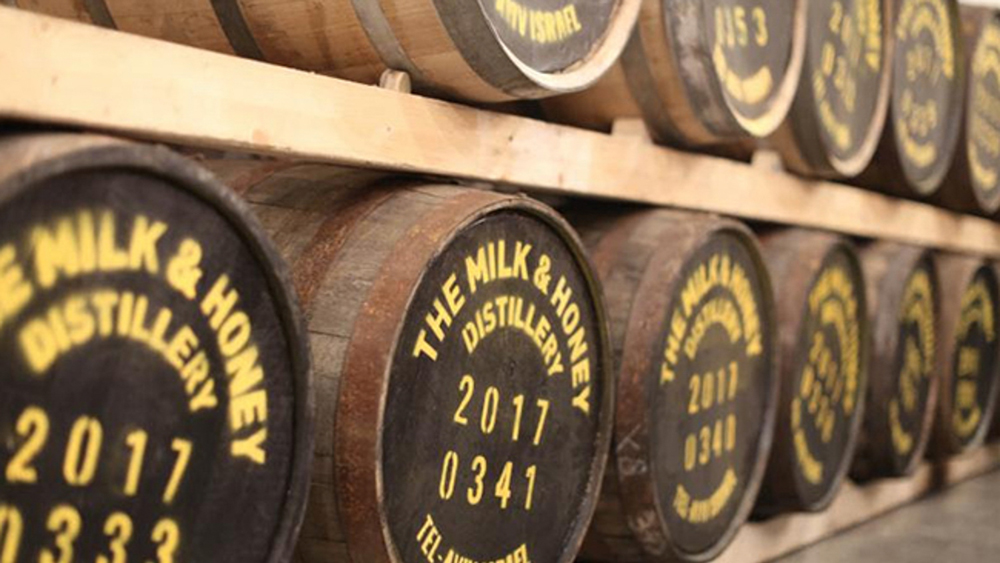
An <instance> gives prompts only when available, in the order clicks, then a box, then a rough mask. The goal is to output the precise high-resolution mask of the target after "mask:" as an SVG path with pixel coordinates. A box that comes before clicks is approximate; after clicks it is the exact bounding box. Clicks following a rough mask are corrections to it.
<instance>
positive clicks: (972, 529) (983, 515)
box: [779, 472, 1000, 563]
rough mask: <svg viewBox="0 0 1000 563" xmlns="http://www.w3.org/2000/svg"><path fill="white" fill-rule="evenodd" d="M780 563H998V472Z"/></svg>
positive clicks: (837, 537) (999, 494)
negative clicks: (869, 562)
mask: <svg viewBox="0 0 1000 563" xmlns="http://www.w3.org/2000/svg"><path fill="white" fill-rule="evenodd" d="M779 561H780V562H781V563H864V562H868V561H871V562H877V563H950V562H952V561H955V562H962V563H966V562H969V563H972V562H976V563H980V562H983V563H986V562H992V563H1000V472H993V473H990V474H988V475H984V476H982V477H978V478H976V479H973V480H971V481H967V482H965V483H962V484H961V485H957V486H955V487H954V488H952V489H949V490H948V491H945V492H942V493H938V494H936V495H933V496H930V497H927V498H926V499H924V500H922V501H920V502H918V503H915V504H912V505H910V506H906V507H904V508H901V509H899V510H896V511H894V512H890V513H889V514H886V515H885V516H883V517H881V518H878V519H876V520H873V521H871V522H869V523H867V524H864V525H862V526H859V527H857V528H855V529H853V530H851V531H848V532H845V533H844V534H841V535H838V536H835V537H833V538H830V539H828V540H826V541H824V542H820V543H818V544H816V545H814V546H812V547H809V548H808V549H805V550H803V551H800V552H798V553H794V554H792V555H790V556H788V557H785V558H782V559H780V560H779Z"/></svg>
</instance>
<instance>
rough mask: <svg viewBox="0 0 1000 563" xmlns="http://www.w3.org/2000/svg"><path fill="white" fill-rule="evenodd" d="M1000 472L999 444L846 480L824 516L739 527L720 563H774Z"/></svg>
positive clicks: (790, 517)
mask: <svg viewBox="0 0 1000 563" xmlns="http://www.w3.org/2000/svg"><path fill="white" fill-rule="evenodd" d="M998 468H1000V443H993V444H989V445H987V446H985V447H983V448H980V449H977V450H974V451H972V452H969V453H967V454H964V455H961V456H957V457H954V458H951V459H948V460H947V461H941V462H930V461H928V462H925V463H924V464H923V465H921V466H920V468H919V469H918V470H917V471H916V473H914V474H913V475H912V476H910V477H906V478H898V479H883V480H879V481H873V482H871V483H867V484H864V485H859V484H857V483H854V482H852V481H849V480H848V481H845V483H844V486H843V487H842V488H841V489H840V492H839V493H838V494H837V498H836V499H835V500H834V501H833V504H832V505H830V507H829V508H827V509H826V510H824V511H823V512H818V513H815V514H813V513H794V514H788V515H784V516H779V517H776V518H772V519H770V520H767V521H765V522H757V523H750V524H747V525H745V526H743V528H741V529H740V532H739V533H738V534H737V536H736V539H735V540H734V541H733V543H732V545H730V546H729V548H728V549H726V551H725V552H724V553H723V554H722V556H721V557H719V559H718V560H717V563H749V562H756V561H769V560H771V559H775V558H777V557H781V556H782V555H787V554H789V553H792V552H794V551H798V550H799V549H802V548H804V547H807V546H809V545H812V544H814V543H816V542H818V541H821V540H823V539H826V538H829V537H831V536H833V535H835V534H837V533H839V532H843V531H845V530H847V529H848V528H852V527H854V526H857V525H859V524H862V523H864V522H867V521H869V520H872V519H874V518H877V517H878V516H881V515H883V514H885V513H887V512H889V511H891V510H894V509H896V508H899V507H901V506H904V505H906V504H909V503H911V502H913V501H915V500H918V499H919V498H921V497H923V496H926V495H928V494H930V493H933V492H935V491H940V490H943V489H945V488H947V487H950V486H952V485H956V484H958V483H960V482H962V481H965V480H967V479H971V478H973V477H976V476H979V475H982V474H984V473H988V472H990V471H995V470H997V469H998Z"/></svg>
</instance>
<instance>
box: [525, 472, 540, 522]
mask: <svg viewBox="0 0 1000 563" xmlns="http://www.w3.org/2000/svg"><path fill="white" fill-rule="evenodd" d="M537 474H538V467H536V466H534V465H532V466H531V467H529V468H528V470H527V471H525V472H524V477H525V478H526V479H527V480H528V496H527V497H525V499H524V509H525V510H529V511H530V510H531V497H532V496H534V494H535V475H537Z"/></svg>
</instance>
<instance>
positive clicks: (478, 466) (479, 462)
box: [466, 455, 486, 506]
mask: <svg viewBox="0 0 1000 563" xmlns="http://www.w3.org/2000/svg"><path fill="white" fill-rule="evenodd" d="M472 470H473V471H474V472H475V473H476V475H475V477H474V478H475V481H476V486H475V488H472V487H469V490H468V491H467V492H466V498H468V499H469V504H471V505H473V506H475V505H477V504H479V501H481V500H482V499H483V478H484V477H486V458H485V457H483V456H481V455H477V456H476V457H475V459H473V460H472Z"/></svg>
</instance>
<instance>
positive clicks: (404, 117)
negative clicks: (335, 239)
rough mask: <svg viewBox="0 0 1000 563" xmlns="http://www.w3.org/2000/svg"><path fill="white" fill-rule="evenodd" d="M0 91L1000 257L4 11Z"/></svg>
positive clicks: (646, 150)
mask: <svg viewBox="0 0 1000 563" xmlns="http://www.w3.org/2000/svg"><path fill="white" fill-rule="evenodd" d="M0 81H2V83H0V119H14V120H26V121H33V122H42V123H49V124H55V125H59V126H78V127H85V128H88V129H95V130H100V131H106V132H111V133H116V134H121V135H126V136H130V137H135V138H140V139H147V140H155V141H163V142H172V143H179V144H184V145H189V146H194V147H202V148H214V149H225V150H240V151H247V152H252V153H258V154H264V155H271V156H275V157H279V158H288V159H300V160H308V161H317V162H330V163H336V164H340V165H348V166H359V167H366V168H379V169H386V170H392V171H400V172H411V173H422V174H433V175H440V176H447V177H453V178H458V179H464V180H473V181H482V182H489V183H493V184H500V185H506V186H512V187H515V188H518V189H526V190H537V191H543V192H552V193H559V194H572V195H575V196H584V197H601V198H613V199H619V200H629V201H637V202H645V203H650V204H657V205H666V206H674V207H680V208H687V209H695V210H704V211H712V212H718V213H723V214H727V215H732V216H736V217H742V218H745V219H751V220H763V221H773V222H777V223H783V224H789V225H801V226H809V227H815V228H823V229H829V230H835V231H840V232H843V233H847V234H852V235H858V236H864V237H873V238H886V239H894V240H900V241H906V242H912V243H915V244H922V245H926V246H932V247H937V248H944V249H950V250H956V251H964V252H970V253H981V254H986V255H990V256H1000V226H998V225H997V224H994V223H993V222H991V221H988V220H985V219H981V218H976V217H971V216H963V215H958V214H954V213H950V212H947V211H943V210H940V209H936V208H934V207H931V206H928V205H925V204H922V203H916V202H910V201H903V200H898V199H894V198H890V197H885V196H882V195H880V194H876V193H871V192H867V191H864V190H859V189H855V188H851V187H846V186H841V185H836V184H832V183H828V182H813V181H807V180H803V179H800V178H796V177H794V176H791V175H789V174H785V173H783V172H773V171H769V170H764V169H762V168H759V167H752V166H749V165H746V164H742V163H739V162H732V161H726V160H722V159H717V158H711V157H706V156H701V155H693V154H686V153H682V152H679V151H675V150H671V149H667V148H662V147H657V146H655V145H653V144H651V143H649V142H648V141H646V140H645V139H643V138H641V137H638V136H635V137H631V136H624V135H619V136H612V135H608V134H603V133H598V132H592V131H585V130H580V129H575V128H571V127H563V126H557V125H552V124H548V123H544V122H541V121H536V120H532V119H527V118H523V117H517V116H511V115H504V114H499V113H492V112H488V111H483V110H479V109H474V108H470V107H466V106H462V105H458V104H453V103H448V102H443V101H439V100H432V99H428V98H422V97H419V96H415V95H410V94H405V93H400V92H394V91H390V90H385V89H380V88H378V87H375V86H367V85H362V84H356V83H351V82H346V81H343V80H338V79H334V78H329V77H325V76H320V75H316V74H311V73H307V72H301V71H296V70H290V69H286V68H282V67H278V66H274V65H269V64H264V63H259V62H256V61H251V60H246V59H240V58H236V57H232V56H227V55H220V54H216V53H212V52H207V51H201V50H197V49H192V48H189V47H185V46H180V45H174V44H170V43H166V42H162V41H157V40H152V39H146V38H142V37H137V36H132V35H128V34H124V33H120V32H116V31H109V30H105V29H101V28H97V27H92V26H87V25H83V24H79V23H74V22H67V21H62V20H58V19H53V18H49V17H45V16H39V15H35V14H32V13H28V12H23V11H18V10H15V9H11V8H6V7H0Z"/></svg>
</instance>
